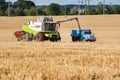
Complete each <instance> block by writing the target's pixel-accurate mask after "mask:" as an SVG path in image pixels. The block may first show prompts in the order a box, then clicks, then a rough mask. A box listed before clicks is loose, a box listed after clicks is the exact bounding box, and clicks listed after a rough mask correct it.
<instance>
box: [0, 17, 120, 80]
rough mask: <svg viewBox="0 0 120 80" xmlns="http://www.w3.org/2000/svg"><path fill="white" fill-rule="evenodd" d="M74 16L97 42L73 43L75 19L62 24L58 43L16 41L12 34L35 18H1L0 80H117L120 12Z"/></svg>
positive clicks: (118, 75)
mask: <svg viewBox="0 0 120 80" xmlns="http://www.w3.org/2000/svg"><path fill="white" fill-rule="evenodd" d="M72 17H76V16H53V18H54V21H57V20H63V19H67V18H72ZM77 17H78V18H79V21H80V25H81V28H85V29H86V28H90V29H91V30H92V31H93V32H94V34H95V36H96V37H97V41H96V42H92V43H90V42H72V41H71V37H70V30H72V29H78V27H77V24H76V22H75V21H70V22H66V23H63V24H61V27H60V28H59V31H60V34H61V37H62V41H61V42H50V41H45V42H36V41H33V42H26V41H22V42H18V41H17V40H16V38H15V37H14V35H13V33H14V32H15V31H16V30H21V25H22V24H23V23H25V22H27V21H29V20H36V17H29V16H28V17H0V80H120V15H93V16H89V15H87V16H77ZM76 78H77V79H76Z"/></svg>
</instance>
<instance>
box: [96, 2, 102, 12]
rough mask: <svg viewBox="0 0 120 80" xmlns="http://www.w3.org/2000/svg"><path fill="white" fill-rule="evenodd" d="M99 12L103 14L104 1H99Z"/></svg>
mask: <svg viewBox="0 0 120 80" xmlns="http://www.w3.org/2000/svg"><path fill="white" fill-rule="evenodd" d="M97 13H98V14H103V4H102V2H99V3H98V7H97Z"/></svg>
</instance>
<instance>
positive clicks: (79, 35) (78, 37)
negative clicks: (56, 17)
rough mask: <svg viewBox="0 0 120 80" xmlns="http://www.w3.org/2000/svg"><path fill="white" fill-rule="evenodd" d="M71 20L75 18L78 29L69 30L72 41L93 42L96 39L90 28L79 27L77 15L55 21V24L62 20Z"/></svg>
mask: <svg viewBox="0 0 120 80" xmlns="http://www.w3.org/2000/svg"><path fill="white" fill-rule="evenodd" d="M71 20H76V21H77V24H78V30H71V33H70V34H71V37H72V41H73V42H76V41H90V42H95V41H96V37H95V36H94V34H93V33H92V32H91V30H90V29H81V27H80V23H79V19H78V18H77V17H75V18H71V19H67V20H61V21H57V24H60V23H62V22H67V21H71Z"/></svg>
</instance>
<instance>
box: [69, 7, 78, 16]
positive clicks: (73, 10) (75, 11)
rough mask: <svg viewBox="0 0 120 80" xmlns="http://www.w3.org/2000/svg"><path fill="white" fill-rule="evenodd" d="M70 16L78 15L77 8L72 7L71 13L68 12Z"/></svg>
mask: <svg viewBox="0 0 120 80" xmlns="http://www.w3.org/2000/svg"><path fill="white" fill-rule="evenodd" d="M70 14H72V15H77V14H78V9H77V7H73V8H72V9H71V11H70Z"/></svg>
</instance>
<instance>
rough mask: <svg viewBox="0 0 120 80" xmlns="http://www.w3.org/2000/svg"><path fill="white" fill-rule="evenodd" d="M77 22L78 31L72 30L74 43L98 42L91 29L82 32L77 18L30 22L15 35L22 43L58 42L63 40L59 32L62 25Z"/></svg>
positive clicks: (45, 18) (46, 19) (41, 18)
mask: <svg viewBox="0 0 120 80" xmlns="http://www.w3.org/2000/svg"><path fill="white" fill-rule="evenodd" d="M71 20H76V21H77V24H78V28H79V29H78V30H71V36H72V41H73V42H75V41H96V37H94V35H93V34H92V33H91V30H90V29H86V30H82V29H81V28H80V24H79V20H78V18H77V17H75V18H71V19H67V20H61V21H57V22H53V18H52V17H40V18H38V20H37V21H34V22H33V21H30V22H29V23H27V24H24V25H23V26H22V31H16V32H15V33H14V35H15V36H16V38H17V39H18V40H19V41H20V40H23V39H26V40H28V41H29V40H30V36H33V37H32V39H35V40H36V41H45V40H50V41H52V42H54V41H55V42H57V41H60V40H61V37H60V33H59V32H58V27H59V26H60V24H61V23H63V22H67V21H71Z"/></svg>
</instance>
